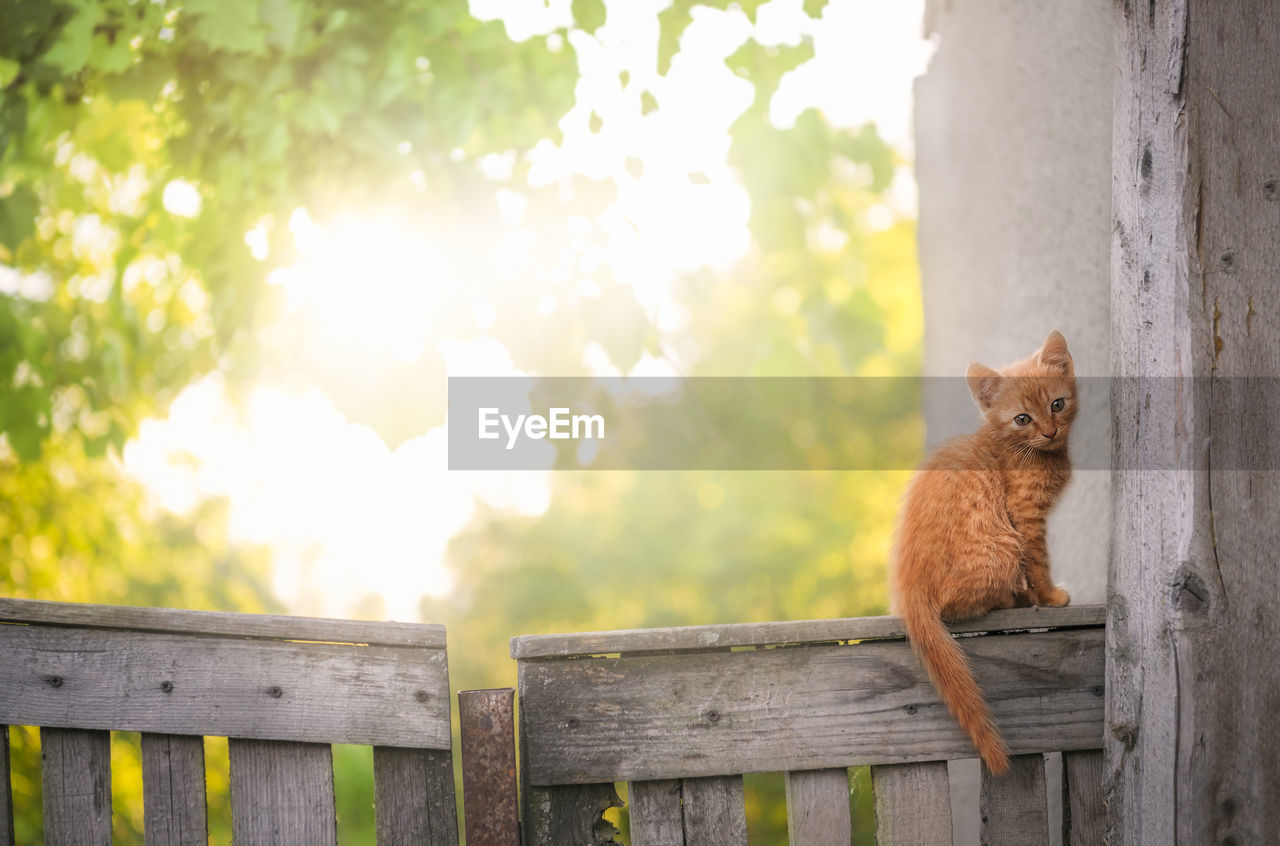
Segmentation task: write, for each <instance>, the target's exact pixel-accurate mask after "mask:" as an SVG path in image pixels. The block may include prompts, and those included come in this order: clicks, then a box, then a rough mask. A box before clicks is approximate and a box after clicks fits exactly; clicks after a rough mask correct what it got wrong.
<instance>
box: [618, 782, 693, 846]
mask: <svg viewBox="0 0 1280 846" xmlns="http://www.w3.org/2000/svg"><path fill="white" fill-rule="evenodd" d="M680 788H681V783H680V780H679V779H665V780H662V781H633V782H631V784H629V785H628V786H627V805H628V807H629V809H630V812H631V846H684V808H683V807H681V799H680V792H681V791H680Z"/></svg>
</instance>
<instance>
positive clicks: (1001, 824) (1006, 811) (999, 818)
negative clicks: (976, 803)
mask: <svg viewBox="0 0 1280 846" xmlns="http://www.w3.org/2000/svg"><path fill="white" fill-rule="evenodd" d="M980 803H981V815H982V843H983V844H984V846H1037V844H1048V842H1049V802H1048V797H1047V796H1046V795H1045V786H1044V756H1043V755H1015V756H1013V757H1012V758H1011V759H1010V761H1009V772H1008V773H1006V774H1005V775H1002V776H993V775H991V773H990V772H989V771H988V770H987V769H986V768H985V767H983V769H982V798H981V799H980Z"/></svg>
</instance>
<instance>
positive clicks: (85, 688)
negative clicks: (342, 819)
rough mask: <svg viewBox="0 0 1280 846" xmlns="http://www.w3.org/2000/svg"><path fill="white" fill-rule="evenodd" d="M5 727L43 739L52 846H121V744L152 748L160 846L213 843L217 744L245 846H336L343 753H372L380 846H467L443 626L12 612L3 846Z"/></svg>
mask: <svg viewBox="0 0 1280 846" xmlns="http://www.w3.org/2000/svg"><path fill="white" fill-rule="evenodd" d="M8 725H29V726H39V727H40V740H41V748H42V758H43V761H42V773H41V777H42V782H43V791H42V792H43V797H44V800H43V801H44V827H45V842H46V843H47V844H53V845H54V846H56V844H68V845H69V846H84V844H96V843H109V842H110V836H111V770H110V732H112V731H137V732H141V733H142V747H141V748H142V771H143V811H144V823H145V829H146V840H147V843H148V846H153V845H154V844H184V845H185V844H202V846H203V844H206V843H207V841H208V832H207V810H206V789H205V761H204V740H203V738H204V737H205V736H222V737H228V738H230V740H229V742H228V746H229V754H230V792H231V811H232V828H233V836H234V838H235V842H237V843H244V844H259V843H264V844H277V843H278V844H288V843H306V844H309V845H310V844H314V846H323V844H334V843H336V838H337V826H336V812H335V806H334V788H333V758H332V751H331V744H334V743H344V744H356V745H364V746H372V747H373V762H374V773H373V778H374V800H375V817H376V825H377V837H378V843H379V844H382V846H388V844H410V843H415V844H422V843H425V844H429V846H446V845H447V846H457V842H458V829H457V817H456V809H455V800H454V780H453V763H452V752H451V745H452V741H451V733H450V700H449V675H448V665H447V661H446V657H445V637H444V629H443V627H441V626H430V625H414V624H405V623H367V622H358V621H349V620H323V619H314V618H295V617H274V616H268V615H251V614H225V613H215V612H200V611H179V610H169V609H157V608H126V607H111V606H99V605H75V604H66V603H52V602H35V601H28V600H17V599H0V726H4V727H5V730H4V737H5V740H6V747H5V749H4V751H5V755H4V756H3V758H4V762H3V766H0V776H4V778H3V783H2V784H0V788H3V789H0V846H8V844H11V843H12V842H13V833H12V832H13V830H12V816H11V807H10V805H11V798H10V790H9V779H8V764H9V760H8V754H7V739H8V731H7V726H8Z"/></svg>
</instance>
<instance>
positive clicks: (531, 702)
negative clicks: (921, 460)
mask: <svg viewBox="0 0 1280 846" xmlns="http://www.w3.org/2000/svg"><path fill="white" fill-rule="evenodd" d="M961 643H962V645H963V647H964V649H965V651H966V653H967V654H968V655H969V658H970V660H971V662H972V663H973V666H974V671H975V673H976V676H977V679H978V681H979V683H980V684H981V686H982V689H983V690H984V691H985V693H986V695H987V697H988V699H989V701H990V702H991V705H992V711H993V714H994V716H995V721H996V724H997V725H998V726H999V728H1000V730H1001V732H1002V733H1003V735H1004V737H1005V740H1006V741H1007V743H1008V744H1009V747H1010V749H1011V750H1012V751H1013V752H1014V753H1021V752H1041V751H1045V750H1051V751H1052V750H1062V749H1089V748H1097V746H1098V743H1099V736H1100V734H1101V732H1102V719H1103V714H1102V675H1103V667H1102V657H1103V655H1102V653H1103V644H1102V631H1101V630H1098V629H1077V630H1067V631H1056V632H1048V633H1038V634H1037V633H1030V634H1019V635H1009V636H1000V637H972V638H963V639H962V640H961ZM519 673H520V690H521V715H522V716H521V726H522V729H521V730H522V738H523V740H522V742H523V743H524V747H523V748H524V749H525V750H526V754H525V757H524V762H525V767H526V778H527V780H528V781H529V783H530V784H535V785H543V784H571V783H585V782H605V781H607V782H613V781H644V780H650V779H657V778H675V777H679V778H690V777H697V776H711V775H729V774H735V773H749V772H776V771H779V770H781V771H784V772H785V771H788V770H800V769H829V768H837V767H848V766H854V765H858V764H885V763H905V762H910V761H922V760H937V759H939V758H961V757H968V756H972V755H973V754H974V753H973V747H972V744H971V743H970V741H969V739H968V738H967V737H966V736H965V735H964V733H963V732H961V730H960V728H959V727H958V726H957V725H956V723H955V720H954V719H952V717H951V715H950V714H949V713H947V710H946V708H945V707H944V706H943V705H942V704H941V703H940V702H939V700H938V697H937V693H936V692H935V691H934V689H933V686H932V685H931V684H930V683H929V680H928V677H927V676H926V675H925V673H924V671H923V669H922V668H921V667H920V665H919V663H918V662H917V661H916V659H915V656H914V655H912V654H911V651H910V649H909V647H908V646H907V644H906V643H905V642H902V641H889V642H879V641H877V642H870V643H861V644H857V645H851V646H806V647H794V648H787V649H768V650H756V651H746V652H719V653H702V654H683V655H656V656H634V657H623V658H593V659H575V660H569V661H522V662H520V667H519Z"/></svg>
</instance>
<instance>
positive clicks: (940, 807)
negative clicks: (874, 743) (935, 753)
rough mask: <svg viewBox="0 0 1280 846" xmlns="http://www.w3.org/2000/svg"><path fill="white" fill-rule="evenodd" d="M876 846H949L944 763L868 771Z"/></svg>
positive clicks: (948, 800)
mask: <svg viewBox="0 0 1280 846" xmlns="http://www.w3.org/2000/svg"><path fill="white" fill-rule="evenodd" d="M871 790H872V792H873V793H874V794H875V803H876V844H877V846H951V784H950V781H949V780H948V778H947V763H946V761H926V762H924V763H920V764H885V765H882V766H879V767H872V768H871Z"/></svg>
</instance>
